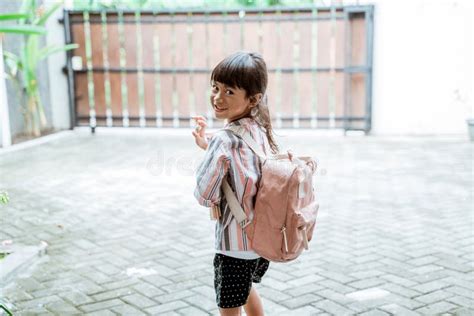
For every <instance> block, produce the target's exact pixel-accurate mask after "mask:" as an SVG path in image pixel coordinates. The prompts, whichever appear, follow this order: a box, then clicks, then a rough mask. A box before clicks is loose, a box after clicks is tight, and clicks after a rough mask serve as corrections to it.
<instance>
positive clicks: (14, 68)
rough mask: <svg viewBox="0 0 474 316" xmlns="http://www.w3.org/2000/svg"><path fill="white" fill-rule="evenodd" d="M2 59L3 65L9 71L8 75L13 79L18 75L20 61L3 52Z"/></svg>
mask: <svg viewBox="0 0 474 316" xmlns="http://www.w3.org/2000/svg"><path fill="white" fill-rule="evenodd" d="M3 57H4V59H5V64H6V65H7V67H8V69H9V70H10V73H9V74H10V75H11V76H12V77H15V76H16V74H17V73H18V69H21V61H20V58H19V57H18V56H17V55H15V54H13V53H10V52H7V51H3Z"/></svg>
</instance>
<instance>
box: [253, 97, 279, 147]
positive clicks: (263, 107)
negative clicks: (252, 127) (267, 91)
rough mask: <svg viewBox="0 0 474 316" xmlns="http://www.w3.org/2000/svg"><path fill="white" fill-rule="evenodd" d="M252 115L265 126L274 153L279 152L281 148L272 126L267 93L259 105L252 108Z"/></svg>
mask: <svg viewBox="0 0 474 316" xmlns="http://www.w3.org/2000/svg"><path fill="white" fill-rule="evenodd" d="M251 116H252V117H253V119H254V120H255V121H256V122H257V123H258V124H259V125H260V126H261V127H263V129H264V131H265V134H266V135H267V139H268V143H269V144H270V149H271V150H272V153H273V154H278V151H279V148H278V144H277V142H276V141H275V137H274V134H273V128H272V120H271V118H270V110H269V109H268V105H267V96H266V95H265V96H264V97H263V98H262V100H261V101H260V102H259V103H258V105H257V106H256V107H255V108H253V109H252V111H251Z"/></svg>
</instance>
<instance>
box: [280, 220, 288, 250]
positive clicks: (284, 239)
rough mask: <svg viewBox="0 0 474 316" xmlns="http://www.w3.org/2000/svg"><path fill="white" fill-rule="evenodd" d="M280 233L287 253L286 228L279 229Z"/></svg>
mask: <svg viewBox="0 0 474 316" xmlns="http://www.w3.org/2000/svg"><path fill="white" fill-rule="evenodd" d="M281 232H282V233H283V243H284V244H285V251H286V252H288V240H287V239H286V226H283V227H282V228H281Z"/></svg>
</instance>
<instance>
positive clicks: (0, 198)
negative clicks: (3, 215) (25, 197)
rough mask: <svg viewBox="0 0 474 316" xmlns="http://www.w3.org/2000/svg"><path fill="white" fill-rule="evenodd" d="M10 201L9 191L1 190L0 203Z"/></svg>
mask: <svg viewBox="0 0 474 316" xmlns="http://www.w3.org/2000/svg"><path fill="white" fill-rule="evenodd" d="M9 201H10V198H9V197H8V193H7V192H3V191H0V204H7V203H8V202H9Z"/></svg>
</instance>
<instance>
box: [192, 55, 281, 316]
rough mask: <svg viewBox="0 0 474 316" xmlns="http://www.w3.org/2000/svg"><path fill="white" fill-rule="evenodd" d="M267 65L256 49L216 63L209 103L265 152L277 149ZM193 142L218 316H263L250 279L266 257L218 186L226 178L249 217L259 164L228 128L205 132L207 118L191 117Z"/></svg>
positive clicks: (263, 269)
mask: <svg viewBox="0 0 474 316" xmlns="http://www.w3.org/2000/svg"><path fill="white" fill-rule="evenodd" d="M267 81H268V75H267V67H266V65H265V61H264V60H263V58H262V57H261V56H260V55H259V54H257V53H247V52H237V53H234V54H232V55H230V56H228V57H227V58H225V59H224V60H223V61H221V62H220V63H219V64H218V65H217V66H216V67H215V68H214V70H213V71H212V74H211V86H212V92H211V98H210V101H211V106H212V108H213V110H214V115H215V117H216V118H217V119H222V120H226V122H227V125H226V126H233V125H237V126H242V127H244V128H245V129H246V130H247V131H248V132H249V133H250V135H251V137H252V138H253V139H254V140H255V141H256V142H257V143H258V144H259V145H260V146H261V149H262V150H263V152H264V153H265V154H267V155H268V154H270V152H272V153H277V152H278V146H277V144H276V142H275V140H274V137H273V131H272V125H271V120H270V113H269V110H268V107H267V105H266V96H265V92H266V88H267ZM194 119H195V120H196V123H197V128H196V131H193V136H194V138H195V141H196V144H197V145H198V146H199V147H200V148H202V149H204V150H206V155H205V157H204V160H203V162H202V163H201V165H200V166H199V167H198V170H197V187H196V190H195V193H194V195H195V197H196V199H197V200H198V202H199V204H201V205H203V206H207V207H210V208H211V217H213V218H214V219H217V222H216V229H215V240H216V242H215V248H216V254H215V257H214V288H215V291H216V302H217V306H218V307H219V311H220V313H221V315H240V313H241V306H243V307H244V309H245V312H246V313H247V315H249V316H254V315H263V307H262V302H261V299H260V296H259V295H258V293H257V290H256V289H255V288H254V287H252V282H254V283H259V282H260V281H261V279H262V277H263V275H264V274H265V272H266V271H267V269H268V266H269V262H268V260H266V259H264V258H262V257H260V256H259V255H257V254H256V253H255V252H254V251H253V249H252V242H251V240H250V239H249V238H248V237H247V235H246V233H245V230H244V229H242V227H241V226H240V225H239V223H238V222H237V221H236V220H235V218H234V216H233V215H232V213H231V210H230V208H229V207H228V205H227V201H226V200H225V196H224V194H223V192H222V190H221V184H222V181H223V180H224V179H227V180H228V182H229V184H230V186H231V187H232V189H233V190H234V192H235V193H236V196H237V198H238V200H239V202H240V204H241V205H242V207H243V209H244V211H245V213H246V214H247V216H248V218H249V219H250V220H251V219H252V218H253V216H254V214H253V212H254V200H255V196H256V193H257V186H258V182H259V180H260V178H261V172H260V162H259V159H258V157H257V156H256V155H255V154H254V153H253V151H252V150H251V149H250V148H249V147H248V146H247V145H246V144H245V143H244V142H243V140H242V139H241V138H239V137H238V136H236V135H234V134H233V133H232V132H231V131H229V130H224V129H223V130H220V131H218V132H216V133H214V135H212V137H208V136H207V135H206V134H205V128H206V126H207V125H206V120H205V118H204V117H202V116H197V117H195V118H194Z"/></svg>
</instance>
